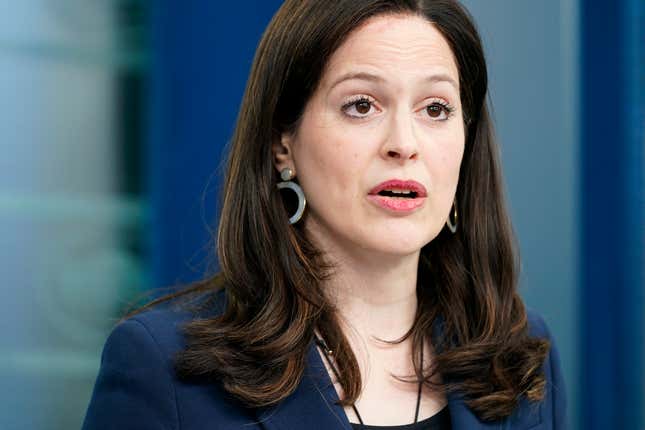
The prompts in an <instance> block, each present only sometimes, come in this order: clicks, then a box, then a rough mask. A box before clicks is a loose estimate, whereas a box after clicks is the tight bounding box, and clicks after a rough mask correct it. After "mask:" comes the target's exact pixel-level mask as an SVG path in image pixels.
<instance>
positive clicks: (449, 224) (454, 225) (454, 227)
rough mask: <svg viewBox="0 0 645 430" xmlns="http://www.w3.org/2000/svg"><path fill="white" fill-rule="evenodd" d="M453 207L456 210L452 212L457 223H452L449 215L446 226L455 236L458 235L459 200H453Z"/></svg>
mask: <svg viewBox="0 0 645 430" xmlns="http://www.w3.org/2000/svg"><path fill="white" fill-rule="evenodd" d="M452 207H453V208H454V210H453V211H452V212H453V214H454V217H455V221H454V222H452V220H451V219H450V214H448V219H447V220H446V226H447V227H448V230H450V232H451V233H452V234H455V233H457V200H456V199H455V200H453V202H452Z"/></svg>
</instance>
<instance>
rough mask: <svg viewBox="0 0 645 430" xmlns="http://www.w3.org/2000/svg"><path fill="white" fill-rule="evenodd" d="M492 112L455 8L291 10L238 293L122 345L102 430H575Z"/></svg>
mask: <svg viewBox="0 0 645 430" xmlns="http://www.w3.org/2000/svg"><path fill="white" fill-rule="evenodd" d="M486 92H487V72H486V64H485V60H484V56H483V52H482V47H481V43H480V39H479V36H478V34H477V31H476V29H475V27H474V25H473V23H472V21H471V19H470V18H469V16H468V14H467V13H466V12H465V11H464V9H463V8H462V7H461V6H460V5H459V4H458V3H457V2H456V1H452V0H425V1H413V0H337V1H321V0H287V1H286V2H285V4H284V5H283V6H282V7H281V8H280V10H279V11H278V12H277V14H276V15H275V17H274V18H273V20H272V22H271V23H270V24H269V27H268V29H267V30H266V32H265V34H264V36H263V38H262V41H261V43H260V45H259V48H258V52H257V54H256V58H255V61H254V64H253V67H252V71H251V76H250V79H249V83H248V86H247V89H246V93H245V95H244V99H243V101H242V108H241V112H240V116H239V119H238V124H237V128H236V131H235V135H234V137H233V142H232V147H231V152H230V158H229V160H228V170H227V177H226V183H225V189H224V195H223V207H222V213H221V217H220V226H219V231H218V255H219V262H220V266H221V269H222V270H221V273H220V274H219V275H217V276H216V277H214V278H213V279H208V280H205V281H203V282H201V283H200V284H198V285H195V286H193V287H191V288H189V289H186V290H184V291H182V292H180V293H178V294H175V295H172V296H169V297H165V298H163V299H160V300H158V301H155V302H153V303H152V304H150V305H148V306H147V307H146V308H145V309H144V310H143V311H141V312H139V313H137V314H135V315H133V316H130V317H129V318H127V319H126V320H125V321H124V322H122V323H121V324H119V325H118V326H117V327H116V328H115V330H114V331H113V333H112V334H111V336H110V338H109V339H108V341H107V343H106V345H105V349H104V353H103V358H102V365H101V370H100V374H99V376H98V379H97V382H96V387H95V391H94V395H93V398H92V401H91V404H90V406H89V409H88V413H87V417H86V421H85V425H84V428H86V429H103V428H118V429H127V428H133V429H157V428H172V429H201V428H215V429H220V428H221V429H232V428H264V429H341V428H342V429H352V428H354V429H357V428H363V429H373V428H379V429H387V428H396V429H430V428H437V429H448V428H452V429H468V430H471V429H488V428H491V429H492V428H496V429H502V428H504V429H508V428H513V429H529V428H531V429H538V428H539V429H552V428H563V426H564V415H565V403H566V402H565V393H564V385H563V380H562V376H561V372H560V364H559V359H558V353H557V350H556V348H555V345H554V344H553V341H552V339H551V338H550V334H549V332H548V329H547V327H546V326H545V324H544V322H543V320H542V319H541V318H540V317H539V316H538V315H536V314H534V313H532V312H528V313H527V311H526V310H525V307H524V304H523V303H522V301H521V299H520V297H519V295H518V292H517V261H516V260H517V259H516V252H515V249H514V247H513V238H512V232H511V227H510V223H509V221H508V217H507V212H506V209H505V206H504V202H503V193H502V184H501V179H500V169H499V164H498V161H497V154H496V153H497V148H496V146H495V142H494V140H493V127H492V124H491V122H490V119H489V115H488V110H487V107H486V103H485V95H486ZM294 197H296V198H294ZM162 302H163V306H162ZM171 303H172V306H171V305H170V304H171Z"/></svg>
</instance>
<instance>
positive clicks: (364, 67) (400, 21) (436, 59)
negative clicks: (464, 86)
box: [323, 15, 459, 85]
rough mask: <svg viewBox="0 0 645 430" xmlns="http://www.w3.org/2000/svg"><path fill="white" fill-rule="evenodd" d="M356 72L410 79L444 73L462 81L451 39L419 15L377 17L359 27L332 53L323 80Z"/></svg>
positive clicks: (328, 80) (330, 80) (456, 80)
mask: <svg viewBox="0 0 645 430" xmlns="http://www.w3.org/2000/svg"><path fill="white" fill-rule="evenodd" d="M356 71H359V72H360V71H367V72H374V73H377V74H379V75H391V76H393V77H394V76H396V77H398V78H406V79H407V78H414V77H415V76H417V75H418V76H419V77H425V76H427V75H429V74H430V73H442V74H446V75H449V76H450V77H452V78H453V80H454V81H455V82H456V83H457V85H458V82H459V72H458V68H457V64H456V61H455V59H454V55H453V53H452V50H451V49H450V46H449V45H448V42H447V41H446V39H445V38H444V37H443V35H442V34H441V33H440V32H439V30H437V28H436V27H435V26H434V25H433V24H432V23H430V22H429V21H427V20H426V19H424V18H423V17H420V16H415V15H384V16H376V17H374V18H370V19H369V20H367V21H366V22H365V23H363V24H362V25H360V26H359V27H357V28H356V29H355V30H354V31H352V32H351V33H350V34H349V36H348V37H347V39H346V40H345V41H344V42H343V43H342V44H341V46H340V47H339V48H338V49H337V50H336V51H335V52H334V53H333V54H332V56H331V58H330V60H329V63H328V66H327V72H326V73H325V76H324V77H323V81H324V82H325V81H326V82H327V83H330V82H332V81H333V80H334V79H335V78H336V77H338V76H339V75H342V74H345V73H351V72H356Z"/></svg>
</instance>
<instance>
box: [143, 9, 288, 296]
mask: <svg viewBox="0 0 645 430" xmlns="http://www.w3.org/2000/svg"><path fill="white" fill-rule="evenodd" d="M280 3H281V2H280V1H277V0H254V1H244V2H214V1H187V2H177V1H169V0H163V1H159V2H153V4H152V11H151V12H152V21H151V34H150V38H151V53H152V64H151V73H152V76H151V86H150V88H149V97H150V106H151V111H150V118H149V123H148V130H149V137H148V145H147V148H146V151H145V153H146V156H145V160H146V162H145V164H146V168H147V173H146V177H147V185H146V192H147V195H148V198H149V208H150V220H151V228H150V229H149V238H148V239H149V240H148V244H149V249H148V251H149V252H148V256H149V262H150V268H151V279H152V286H153V287H160V286H169V285H172V284H177V283H186V282H190V281H192V280H195V279H199V278H201V277H202V276H203V275H204V273H205V271H206V270H207V264H206V263H207V262H210V261H211V259H212V257H213V248H212V246H213V244H212V243H209V239H210V237H211V234H210V233H209V228H212V227H214V226H215V225H216V220H215V217H216V213H217V211H216V205H217V203H218V201H217V198H218V197H217V196H218V191H219V188H220V185H221V180H220V178H221V175H219V173H220V172H219V170H218V169H219V168H220V165H221V157H222V155H223V150H224V147H225V145H226V144H227V142H228V141H229V139H230V137H231V135H232V131H233V127H234V124H235V119H236V117H237V112H238V109H239V104H240V100H241V97H242V94H243V91H244V86H245V84H246V80H247V77H248V73H249V69H250V65H251V62H252V59H253V55H254V53H255V48H256V46H257V43H258V41H259V39H260V36H261V34H262V31H263V30H264V28H265V27H266V25H267V24H268V22H269V20H270V19H271V16H273V14H274V13H275V11H276V10H277V9H278V7H279V6H280Z"/></svg>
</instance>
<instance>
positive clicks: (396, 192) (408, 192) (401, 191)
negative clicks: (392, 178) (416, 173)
mask: <svg viewBox="0 0 645 430" xmlns="http://www.w3.org/2000/svg"><path fill="white" fill-rule="evenodd" d="M383 191H389V192H391V193H393V194H410V193H411V192H412V191H410V190H390V189H387V190H383Z"/></svg>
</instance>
